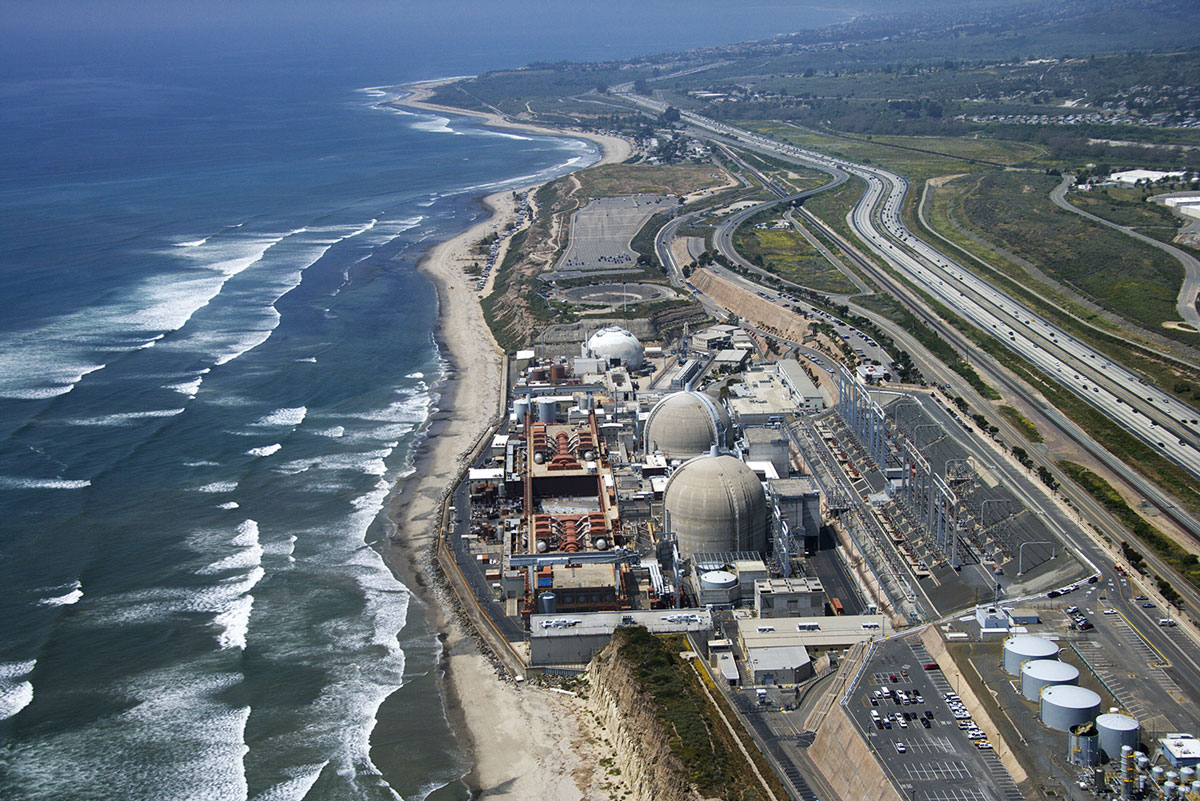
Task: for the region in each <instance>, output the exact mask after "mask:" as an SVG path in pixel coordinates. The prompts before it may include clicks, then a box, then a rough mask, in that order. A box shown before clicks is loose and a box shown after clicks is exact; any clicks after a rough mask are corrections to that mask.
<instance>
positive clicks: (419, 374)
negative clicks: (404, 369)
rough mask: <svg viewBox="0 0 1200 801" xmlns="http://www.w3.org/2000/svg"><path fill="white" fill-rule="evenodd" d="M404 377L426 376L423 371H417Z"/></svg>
mask: <svg viewBox="0 0 1200 801" xmlns="http://www.w3.org/2000/svg"><path fill="white" fill-rule="evenodd" d="M404 377H405V378H424V377H425V374H424V373H422V372H416V373H409V374H408V375H406V376H404Z"/></svg>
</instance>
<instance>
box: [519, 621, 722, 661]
mask: <svg viewBox="0 0 1200 801" xmlns="http://www.w3.org/2000/svg"><path fill="white" fill-rule="evenodd" d="M622 626H644V627H645V628H646V629H647V630H649V631H650V633H651V634H672V633H678V632H692V633H695V634H698V635H701V638H703V639H707V633H708V632H711V631H712V628H713V623H712V614H711V613H709V612H708V610H706V609H644V610H625V611H617V612H577V613H573V614H564V613H562V612H557V613H555V614H553V615H531V616H530V618H529V657H530V664H532V665H536V666H544V665H583V664H585V663H587V662H588V660H590V659H591V658H592V655H593V654H595V653H596V652H597V651H599V650H600V649H601V648H603V647H604V646H605V645H608V641H609V639H610V638H611V637H612V633H613V632H614V631H616V630H617V629H618V628H621V627H622Z"/></svg>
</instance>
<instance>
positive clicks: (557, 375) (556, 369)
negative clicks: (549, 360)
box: [550, 363, 567, 384]
mask: <svg viewBox="0 0 1200 801" xmlns="http://www.w3.org/2000/svg"><path fill="white" fill-rule="evenodd" d="M566 377H567V366H566V365H565V364H561V363H559V364H552V365H550V383H551V384H561V383H562V382H563V379H565V378H566Z"/></svg>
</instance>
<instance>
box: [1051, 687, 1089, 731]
mask: <svg viewBox="0 0 1200 801" xmlns="http://www.w3.org/2000/svg"><path fill="white" fill-rule="evenodd" d="M1038 705H1039V707H1040V712H1041V718H1042V723H1043V724H1044V725H1045V726H1046V727H1047V728H1051V729H1057V730H1058V731H1069V730H1070V729H1071V727H1072V726H1078V725H1079V724H1080V723H1089V722H1091V721H1093V720H1095V719H1096V712H1097V711H1099V709H1100V696H1099V695H1097V694H1096V693H1094V692H1092V691H1091V690H1089V689H1087V688H1086V687H1076V686H1075V685H1073V684H1056V685H1054V686H1052V687H1046V688H1045V689H1043V690H1042V697H1041V699H1040V700H1039V704H1038Z"/></svg>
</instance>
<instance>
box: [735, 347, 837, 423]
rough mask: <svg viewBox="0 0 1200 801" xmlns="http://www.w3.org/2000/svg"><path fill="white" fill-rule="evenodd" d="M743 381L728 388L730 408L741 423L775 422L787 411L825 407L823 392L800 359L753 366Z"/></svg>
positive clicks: (747, 371) (818, 409) (794, 411)
mask: <svg viewBox="0 0 1200 801" xmlns="http://www.w3.org/2000/svg"><path fill="white" fill-rule="evenodd" d="M742 379H743V380H742V383H740V384H734V385H733V386H732V387H731V388H730V389H731V391H732V392H733V397H732V398H730V400H729V408H730V411H731V413H732V416H733V418H734V419H735V420H736V421H737V423H738V425H740V426H761V425H768V424H770V423H776V422H779V421H781V420H783V419H784V418H785V417H787V416H788V415H794V414H812V413H815V412H819V411H821V410H822V409H824V408H825V396H824V395H822V394H821V392H820V390H818V389H817V387H816V385H815V384H814V383H813V382H812V379H810V378H809V377H808V375H807V374H806V373H805V372H804V368H802V367H801V366H800V363H799V362H796V361H794V360H786V361H781V362H774V363H770V364H764V365H761V366H758V367H752V368H750V369H749V370H746V371H745V372H744V373H743V374H742Z"/></svg>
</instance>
